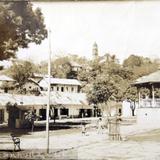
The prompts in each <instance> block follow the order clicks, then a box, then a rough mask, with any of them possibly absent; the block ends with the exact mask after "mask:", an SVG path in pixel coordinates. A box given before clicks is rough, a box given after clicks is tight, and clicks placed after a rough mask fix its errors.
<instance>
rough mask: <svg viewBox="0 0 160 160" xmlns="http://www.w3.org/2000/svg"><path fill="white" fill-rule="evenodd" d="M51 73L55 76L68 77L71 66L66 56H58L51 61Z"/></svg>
mask: <svg viewBox="0 0 160 160" xmlns="http://www.w3.org/2000/svg"><path fill="white" fill-rule="evenodd" d="M51 65H52V70H51V74H52V75H53V77H57V78H68V77H69V76H70V74H71V71H72V67H71V64H70V61H69V58H68V57H59V58H57V59H56V60H54V61H52V63H51Z"/></svg>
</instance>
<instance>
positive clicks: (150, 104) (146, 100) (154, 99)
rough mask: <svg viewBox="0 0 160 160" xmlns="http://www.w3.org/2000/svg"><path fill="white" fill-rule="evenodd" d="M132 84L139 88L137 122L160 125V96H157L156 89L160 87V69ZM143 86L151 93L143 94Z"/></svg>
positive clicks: (144, 124) (146, 124) (145, 124)
mask: <svg viewBox="0 0 160 160" xmlns="http://www.w3.org/2000/svg"><path fill="white" fill-rule="evenodd" d="M132 85H133V86H135V87H137V89H138V99H139V100H138V109H137V124H140V125H143V126H146V127H147V126H154V127H160V116H159V115H160V96H156V90H157V89H158V90H159V89H160V69H159V70H158V71H156V72H154V73H151V74H149V75H147V76H143V77H141V78H138V79H137V80H136V81H135V82H134V83H133V84H132ZM142 88H147V89H148V90H149V95H147V96H144V95H142V93H141V89H142Z"/></svg>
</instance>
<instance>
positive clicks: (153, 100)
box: [152, 84, 155, 107]
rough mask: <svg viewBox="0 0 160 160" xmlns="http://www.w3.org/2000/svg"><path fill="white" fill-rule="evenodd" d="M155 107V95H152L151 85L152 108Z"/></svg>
mask: <svg viewBox="0 0 160 160" xmlns="http://www.w3.org/2000/svg"><path fill="white" fill-rule="evenodd" d="M154 106H155V94H154V85H153V84H152V107H154Z"/></svg>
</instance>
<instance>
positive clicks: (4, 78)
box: [0, 75, 15, 81]
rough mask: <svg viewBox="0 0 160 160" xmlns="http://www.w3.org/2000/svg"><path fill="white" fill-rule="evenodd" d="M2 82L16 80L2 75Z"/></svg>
mask: <svg viewBox="0 0 160 160" xmlns="http://www.w3.org/2000/svg"><path fill="white" fill-rule="evenodd" d="M0 81H15V80H14V79H12V78H10V77H8V76H6V75H0Z"/></svg>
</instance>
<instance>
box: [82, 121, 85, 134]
mask: <svg viewBox="0 0 160 160" xmlns="http://www.w3.org/2000/svg"><path fill="white" fill-rule="evenodd" d="M82 135H86V125H85V124H83V125H82Z"/></svg>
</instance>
